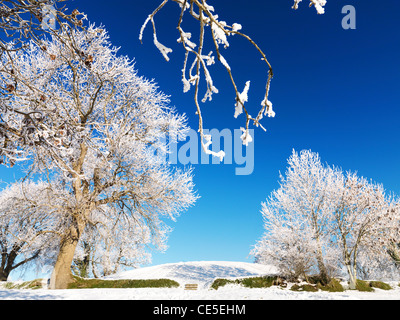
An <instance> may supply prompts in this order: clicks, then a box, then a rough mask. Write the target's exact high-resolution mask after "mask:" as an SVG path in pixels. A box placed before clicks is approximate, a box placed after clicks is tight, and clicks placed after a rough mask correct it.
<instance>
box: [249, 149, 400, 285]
mask: <svg viewBox="0 0 400 320" xmlns="http://www.w3.org/2000/svg"><path fill="white" fill-rule="evenodd" d="M288 164H289V166H288V169H287V171H286V174H285V176H284V177H283V176H281V179H280V188H279V189H278V190H275V191H273V192H272V194H271V196H270V198H269V199H268V200H267V202H266V203H263V205H262V211H261V212H262V215H263V218H264V224H265V229H266V232H265V234H264V236H263V238H262V239H261V240H260V241H259V242H258V243H257V245H256V247H255V249H254V250H253V254H254V255H255V256H256V257H257V259H258V260H260V261H265V262H270V263H274V264H276V265H277V266H279V267H280V268H281V270H282V271H283V272H285V273H286V274H289V275H291V276H299V275H302V273H305V272H306V271H307V270H309V271H315V269H317V270H318V272H319V275H320V278H321V281H322V282H327V281H328V280H329V276H330V275H331V273H332V272H337V271H338V270H340V269H341V268H342V267H344V268H345V270H346V272H347V274H348V276H349V279H350V288H353V289H354V288H355V285H356V277H357V270H358V269H360V270H361V269H362V270H363V271H365V272H364V273H365V274H366V273H367V272H366V271H368V268H366V265H365V263H364V262H365V261H366V258H365V257H370V258H371V257H373V259H372V260H373V261H374V263H375V265H378V264H379V265H380V266H389V265H391V267H390V268H389V269H392V268H393V267H394V266H395V263H393V261H391V262H390V261H389V260H390V259H389V256H391V255H393V254H394V253H396V252H397V251H396V249H397V245H396V244H397V243H399V242H400V241H399V236H400V232H399V230H400V229H399V227H400V214H399V201H398V200H396V199H395V198H394V197H393V196H389V195H387V194H386V192H385V190H384V189H383V187H382V185H379V184H376V183H373V182H371V181H368V180H367V179H365V178H363V177H359V176H357V174H355V173H351V172H347V173H344V172H343V171H342V170H341V169H339V168H334V167H330V166H328V165H323V164H322V163H321V160H320V158H319V155H318V154H317V153H313V152H311V151H302V152H300V154H298V153H296V152H293V154H292V156H291V157H290V158H289V160H288ZM359 257H362V259H361V260H359ZM372 260H371V261H372ZM371 266H372V264H371ZM368 272H369V273H371V272H370V270H369V271H368ZM381 273H382V272H381Z"/></svg>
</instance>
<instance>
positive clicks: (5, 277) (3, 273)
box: [0, 269, 8, 281]
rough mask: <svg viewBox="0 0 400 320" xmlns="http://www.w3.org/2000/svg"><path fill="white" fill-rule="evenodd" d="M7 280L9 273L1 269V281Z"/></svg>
mask: <svg viewBox="0 0 400 320" xmlns="http://www.w3.org/2000/svg"><path fill="white" fill-rule="evenodd" d="M7 279H8V273H6V272H4V270H1V269H0V281H7Z"/></svg>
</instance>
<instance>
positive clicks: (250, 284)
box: [211, 277, 279, 290]
mask: <svg viewBox="0 0 400 320" xmlns="http://www.w3.org/2000/svg"><path fill="white" fill-rule="evenodd" d="M278 282H279V281H278V277H252V278H243V279H235V280H229V279H215V280H214V282H213V283H212V285H211V288H213V289H215V290H217V289H218V288H219V287H223V286H225V285H227V284H240V285H242V286H244V287H246V288H269V287H271V286H273V285H276V284H277V283H278Z"/></svg>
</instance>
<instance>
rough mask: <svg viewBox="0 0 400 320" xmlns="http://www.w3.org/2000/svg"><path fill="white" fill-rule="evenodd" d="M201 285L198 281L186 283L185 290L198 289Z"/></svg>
mask: <svg viewBox="0 0 400 320" xmlns="http://www.w3.org/2000/svg"><path fill="white" fill-rule="evenodd" d="M198 287H199V285H198V284H197V283H187V284H185V290H197V289H198Z"/></svg>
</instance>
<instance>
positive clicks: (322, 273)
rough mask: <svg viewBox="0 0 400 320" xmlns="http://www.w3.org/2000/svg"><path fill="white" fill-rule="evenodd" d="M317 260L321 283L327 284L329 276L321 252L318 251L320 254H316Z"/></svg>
mask: <svg viewBox="0 0 400 320" xmlns="http://www.w3.org/2000/svg"><path fill="white" fill-rule="evenodd" d="M317 262H318V269H319V278H320V281H321V283H322V284H323V285H327V284H328V283H329V280H330V278H329V275H328V271H327V270H326V267H325V264H324V261H323V258H322V252H320V254H318V255H317Z"/></svg>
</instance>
